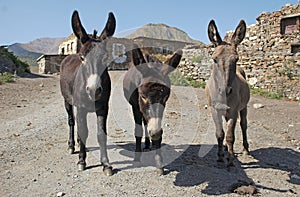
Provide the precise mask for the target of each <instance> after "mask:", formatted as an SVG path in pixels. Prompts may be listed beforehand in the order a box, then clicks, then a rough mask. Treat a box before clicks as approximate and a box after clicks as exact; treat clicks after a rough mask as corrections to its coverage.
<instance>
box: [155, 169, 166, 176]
mask: <svg viewBox="0 0 300 197" xmlns="http://www.w3.org/2000/svg"><path fill="white" fill-rule="evenodd" d="M155 172H156V174H157V175H158V176H161V175H164V168H157V169H156V170H155Z"/></svg>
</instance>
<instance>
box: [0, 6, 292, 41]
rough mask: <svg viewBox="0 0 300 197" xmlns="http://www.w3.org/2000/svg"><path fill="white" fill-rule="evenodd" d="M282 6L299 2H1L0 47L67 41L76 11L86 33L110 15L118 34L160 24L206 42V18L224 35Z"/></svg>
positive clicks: (99, 25)
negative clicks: (44, 40) (36, 41)
mask: <svg viewBox="0 0 300 197" xmlns="http://www.w3.org/2000/svg"><path fill="white" fill-rule="evenodd" d="M287 3H291V4H297V3H298V0H210V1H207V0H185V1H179V0H173V1H170V0H166V1H164V0H149V1H143V0H126V1H125V0H106V1H103V0H85V1H84V0H0V45H6V44H13V43H15V42H19V43H27V42H29V41H32V40H34V39H37V38H43V37H51V38H55V37H66V36H68V35H69V34H71V33H72V29H71V22H70V21H71V19H70V18H71V14H72V12H73V11H74V10H75V9H76V10H78V11H79V15H80V18H81V21H82V23H83V25H84V27H85V28H86V30H87V32H92V31H93V29H95V28H96V29H98V31H102V28H103V26H104V23H105V22H106V19H107V15H108V12H110V11H112V12H113V13H114V14H115V16H116V19H117V29H116V33H117V35H118V34H119V35H120V32H124V31H127V30H129V29H133V28H138V27H141V26H143V25H145V24H147V23H165V24H167V25H169V26H175V27H178V28H179V29H182V30H184V31H185V32H187V33H188V34H189V35H190V36H191V37H192V38H194V39H197V40H200V41H202V42H204V43H209V41H208V38H207V25H208V22H209V20H210V19H215V21H216V23H217V26H218V29H219V31H220V34H221V36H222V37H223V36H224V35H225V32H226V31H228V30H233V29H235V27H236V25H237V24H238V22H239V21H240V19H244V20H245V21H246V23H247V25H250V24H254V23H255V22H256V17H257V16H258V15H259V14H260V13H262V12H265V11H268V12H272V11H276V10H279V9H280V8H281V7H282V6H284V5H285V4H287Z"/></svg>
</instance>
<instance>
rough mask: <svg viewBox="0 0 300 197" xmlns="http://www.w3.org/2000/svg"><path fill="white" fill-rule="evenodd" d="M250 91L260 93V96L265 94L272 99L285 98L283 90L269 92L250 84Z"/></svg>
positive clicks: (255, 93)
mask: <svg viewBox="0 0 300 197" xmlns="http://www.w3.org/2000/svg"><path fill="white" fill-rule="evenodd" d="M250 92H251V94H254V95H260V96H264V97H267V98H272V99H281V98H283V92H269V91H267V90H264V89H262V88H254V87H252V86H250Z"/></svg>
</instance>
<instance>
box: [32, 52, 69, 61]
mask: <svg viewBox="0 0 300 197" xmlns="http://www.w3.org/2000/svg"><path fill="white" fill-rule="evenodd" d="M51 56H52V57H54V56H57V57H58V56H67V55H59V54H44V55H41V56H40V57H39V58H37V59H36V61H37V62H38V61H40V60H41V59H43V58H46V57H51Z"/></svg>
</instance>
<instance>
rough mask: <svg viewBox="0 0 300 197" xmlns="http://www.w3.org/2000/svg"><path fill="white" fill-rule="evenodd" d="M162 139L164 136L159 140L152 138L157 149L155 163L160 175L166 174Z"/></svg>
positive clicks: (154, 147) (153, 146)
mask: <svg viewBox="0 0 300 197" xmlns="http://www.w3.org/2000/svg"><path fill="white" fill-rule="evenodd" d="M161 141H162V137H161V138H160V139H159V140H152V149H154V150H155V156H154V159H155V164H156V168H157V170H156V172H157V174H158V175H163V174H164V168H163V158H162V155H161V149H160V148H161Z"/></svg>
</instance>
